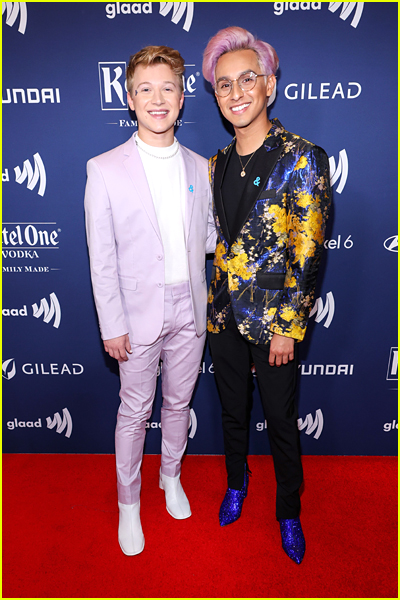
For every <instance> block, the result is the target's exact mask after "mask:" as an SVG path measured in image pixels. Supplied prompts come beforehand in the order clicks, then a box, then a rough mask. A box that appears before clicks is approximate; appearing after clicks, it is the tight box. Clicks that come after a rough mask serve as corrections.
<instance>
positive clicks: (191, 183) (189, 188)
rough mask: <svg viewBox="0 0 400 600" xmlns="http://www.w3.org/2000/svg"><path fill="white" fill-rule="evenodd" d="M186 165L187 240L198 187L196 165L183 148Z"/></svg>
mask: <svg viewBox="0 0 400 600" xmlns="http://www.w3.org/2000/svg"><path fill="white" fill-rule="evenodd" d="M181 152H182V157H183V164H184V189H185V238H186V241H187V240H188V239H189V232H190V227H191V223H192V216H193V207H194V198H195V193H196V190H195V187H196V163H195V161H194V159H193V158H192V157H191V156H190V154H189V152H188V151H187V150H186V148H184V147H182V146H181Z"/></svg>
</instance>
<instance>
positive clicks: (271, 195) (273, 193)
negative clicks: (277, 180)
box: [258, 190, 276, 200]
mask: <svg viewBox="0 0 400 600" xmlns="http://www.w3.org/2000/svg"><path fill="white" fill-rule="evenodd" d="M275 197H276V190H263V191H262V192H261V194H260V197H259V198H258V199H259V200H264V199H265V198H275Z"/></svg>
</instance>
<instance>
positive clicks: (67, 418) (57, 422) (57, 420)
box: [46, 408, 72, 438]
mask: <svg viewBox="0 0 400 600" xmlns="http://www.w3.org/2000/svg"><path fill="white" fill-rule="evenodd" d="M62 412H63V418H62V420H61V416H60V413H58V412H56V413H54V418H53V419H52V418H51V417H46V423H47V427H48V429H53V427H56V426H57V429H56V431H57V433H62V432H63V431H64V429H65V430H66V431H65V437H67V438H69V437H71V433H72V418H71V415H70V412H69V410H68V408H63V411H62Z"/></svg>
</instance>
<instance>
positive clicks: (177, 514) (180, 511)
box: [160, 470, 192, 519]
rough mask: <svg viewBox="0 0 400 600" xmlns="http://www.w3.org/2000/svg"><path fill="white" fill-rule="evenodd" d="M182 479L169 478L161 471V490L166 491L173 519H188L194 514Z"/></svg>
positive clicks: (168, 508) (169, 510)
mask: <svg viewBox="0 0 400 600" xmlns="http://www.w3.org/2000/svg"><path fill="white" fill-rule="evenodd" d="M180 477H181V476H180V475H177V477H168V476H167V475H163V474H162V473H161V470H160V488H161V489H162V490H164V491H165V501H166V504H167V511H168V512H169V514H170V515H171V517H174V519H187V518H188V517H190V515H191V514H192V513H191V510H190V504H189V500H188V499H187V497H186V494H185V492H184V491H183V487H182V484H181V482H180Z"/></svg>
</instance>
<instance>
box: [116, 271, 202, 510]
mask: <svg viewBox="0 0 400 600" xmlns="http://www.w3.org/2000/svg"><path fill="white" fill-rule="evenodd" d="M149 318H151V317H149ZM204 342H205V333H203V334H202V335H201V336H200V337H198V336H197V334H196V329H195V325H194V319H193V309H192V302H191V298H190V289H189V283H188V282H185V283H179V284H175V285H166V286H165V308H164V325H163V329H162V332H161V334H160V336H159V337H158V339H157V340H156V341H155V342H154V343H153V344H151V345H150V346H142V345H135V344H131V346H132V354H131V355H128V356H129V360H128V361H125V362H120V378H121V390H120V398H121V404H120V407H119V410H118V416H117V426H116V430H115V454H116V464H117V487H118V501H119V502H121V503H122V504H135V503H136V502H138V501H139V497H140V483H141V477H140V467H141V463H142V456H143V445H144V439H145V434H146V421H147V420H148V419H149V417H150V415H151V411H152V407H153V401H154V396H155V390H156V385H157V370H158V365H159V361H160V358H161V360H162V361H163V364H162V374H161V381H162V396H163V404H162V408H161V434H162V443H161V472H162V473H163V474H164V475H167V476H168V477H176V476H177V475H179V474H180V470H181V459H182V455H183V453H184V451H185V448H186V444H187V438H188V429H189V420H190V417H189V410H190V409H189V402H190V399H191V397H192V393H193V389H194V386H195V383H196V380H197V377H198V374H199V366H200V361H201V357H202V354H203V349H204Z"/></svg>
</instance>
